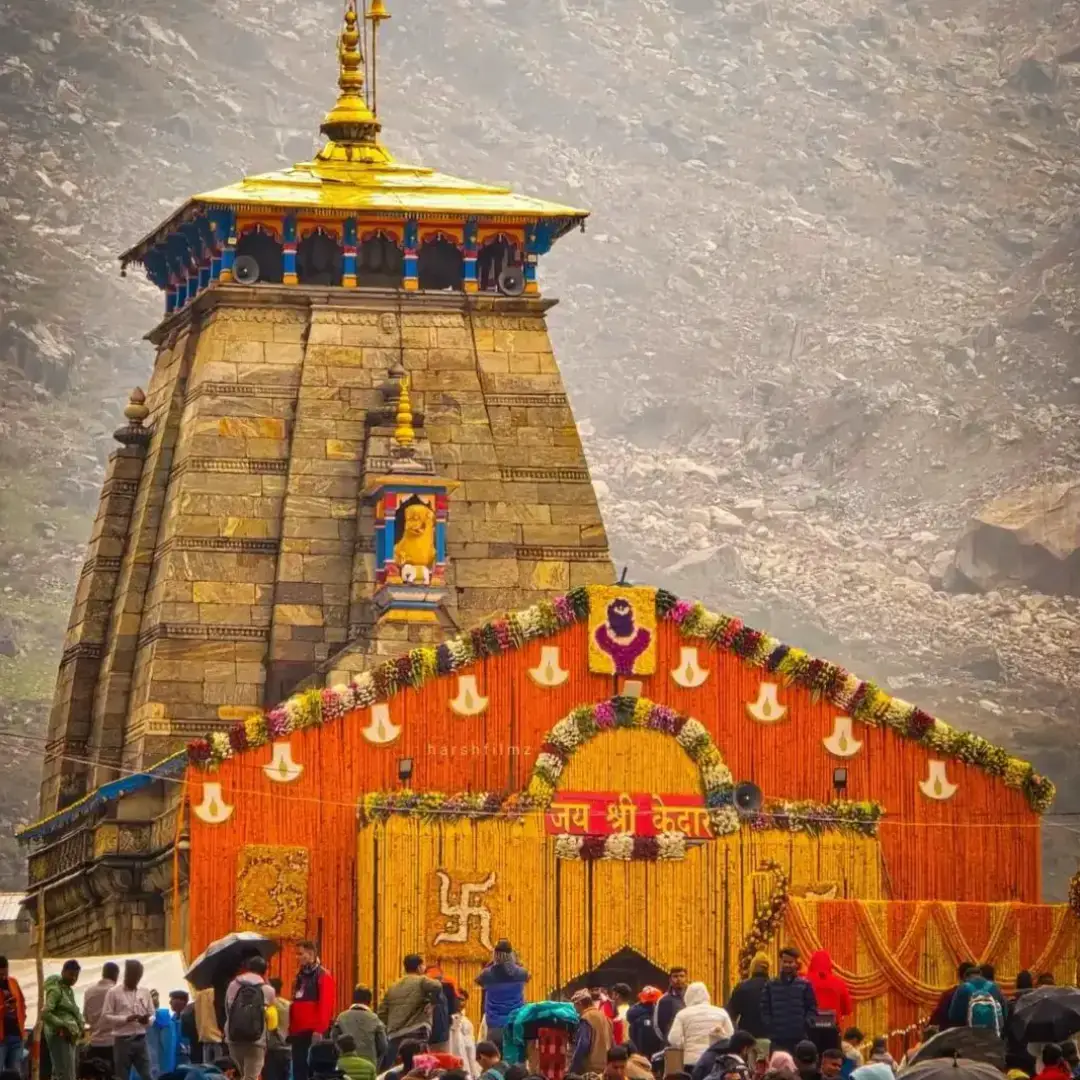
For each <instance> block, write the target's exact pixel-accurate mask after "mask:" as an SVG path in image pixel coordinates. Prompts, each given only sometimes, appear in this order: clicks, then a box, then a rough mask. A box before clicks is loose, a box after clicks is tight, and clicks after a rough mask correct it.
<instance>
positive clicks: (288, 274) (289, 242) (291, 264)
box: [281, 214, 300, 285]
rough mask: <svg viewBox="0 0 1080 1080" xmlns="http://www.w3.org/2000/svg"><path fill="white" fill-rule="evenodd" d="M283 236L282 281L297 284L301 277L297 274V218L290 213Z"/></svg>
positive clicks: (282, 232) (283, 229)
mask: <svg viewBox="0 0 1080 1080" xmlns="http://www.w3.org/2000/svg"><path fill="white" fill-rule="evenodd" d="M281 236H282V241H283V243H282V248H281V258H282V264H281V265H282V278H281V280H282V283H283V284H285V285H296V284H298V283H299V281H300V278H299V277H298V276H297V274H296V218H295V217H294V216H293V215H292V214H289V215H287V216H286V218H285V221H284V223H283V226H282V230H281Z"/></svg>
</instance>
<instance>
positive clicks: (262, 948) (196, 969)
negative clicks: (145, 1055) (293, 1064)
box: [184, 930, 306, 1080]
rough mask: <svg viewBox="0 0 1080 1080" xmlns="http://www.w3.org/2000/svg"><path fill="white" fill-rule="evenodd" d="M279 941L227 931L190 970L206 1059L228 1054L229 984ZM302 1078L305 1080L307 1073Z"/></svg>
mask: <svg viewBox="0 0 1080 1080" xmlns="http://www.w3.org/2000/svg"><path fill="white" fill-rule="evenodd" d="M277 950H278V947H277V944H276V943H275V942H273V941H271V940H270V938H268V937H264V936H263V935H262V934H256V933H253V932H251V931H248V930H244V931H241V932H240V933H236V934H227V935H226V936H225V937H223V938H218V940H217V941H214V942H212V943H211V944H210V945H208V946H207V948H206V951H205V952H204V953H202V954H201V955H200V956H199V958H198V959H197V960H196V961H195V962H194V963H193V964H192V965H191V967H189V968H188V969H187V972H186V973H185V975H184V978H185V979H187V981H188V982H189V983H191V985H192V986H193V987H194V988H195V990H196V991H198V993H196V995H195V1009H194V1013H195V1023H196V1028H197V1031H198V1036H199V1042H200V1044H201V1048H202V1053H203V1060H204V1061H205V1062H206V1063H207V1064H213V1062H214V1061H216V1060H217V1059H218V1058H219V1057H222V1056H223V1055H224V1053H225V1047H224V1045H223V1043H224V1035H223V1032H224V1030H225V1020H226V1008H225V998H226V994H227V992H228V988H229V983H231V982H232V980H233V979H234V978H235V977H236V976H237V975H238V974H239V973H240V971H241V969H242V968H243V966H244V964H245V962H246V961H248V960H250V959H251V958H252V957H254V956H261V957H262V958H263V959H264V960H269V959H270V957H271V956H273V955H274V953H276V952H277ZM301 1080H306V1074H305V1077H304V1078H301Z"/></svg>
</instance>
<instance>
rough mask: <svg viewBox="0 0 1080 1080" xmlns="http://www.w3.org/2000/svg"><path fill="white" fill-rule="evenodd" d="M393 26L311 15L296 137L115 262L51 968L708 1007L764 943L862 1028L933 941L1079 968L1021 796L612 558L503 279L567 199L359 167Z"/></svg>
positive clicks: (836, 676) (39, 894) (868, 692)
mask: <svg viewBox="0 0 1080 1080" xmlns="http://www.w3.org/2000/svg"><path fill="white" fill-rule="evenodd" d="M385 17H388V16H387V13H386V11H385V9H384V8H383V5H382V3H381V2H378V0H375V2H374V3H372V4H371V5H370V8H368V9H362V10H361V11H360V12H359V13H358V12H356V11H355V10H353V9H352V8H351V7H350V9H349V11H348V12H347V14H346V18H345V25H344V29H343V30H342V31H341V33H340V37H339V47H338V62H339V87H340V93H339V96H338V99H337V103H336V105H335V106H334V108H333V109H332V110H331V111H330V113H329V114H328V115H327V117H326V119H325V122H324V123H323V125H322V132H323V134H324V135H325V137H326V143H325V146H324V147H323V149H322V150H321V151H320V152H319V153H318V154H317V155H316V156H315V158H314V160H312V161H310V162H306V163H302V164H298V165H295V166H293V167H292V168H291V169H286V170H284V171H282V172H276V173H269V174H266V175H260V176H254V177H249V178H246V179H244V180H241V181H239V182H238V183H235V184H231V185H229V186H226V187H223V188H220V189H218V190H216V191H211V192H209V193H207V194H204V195H198V196H195V197H194V198H192V199H190V200H188V202H186V203H185V204H184V205H183V206H182V207H181V208H180V209H179V210H177V211H176V213H174V214H173V215H172V216H171V217H169V219H168V220H167V221H165V222H164V223H163V224H162V225H161V226H160V227H158V228H157V229H155V230H154V231H153V232H152V233H150V234H149V235H148V236H146V237H144V238H143V239H142V240H140V241H139V242H138V243H137V244H135V245H134V246H133V247H132V248H131V249H130V250H129V251H127V252H126V253H125V254H124V255H123V256H122V262H123V265H124V266H125V267H128V268H132V269H134V268H135V267H140V268H142V269H143V270H145V272H146V274H147V275H148V277H149V278H150V280H151V281H152V282H154V283H155V284H156V285H157V286H158V287H159V288H160V289H161V292H162V296H163V308H164V313H163V318H162V321H161V322H160V323H159V325H158V326H157V327H156V328H154V329H153V330H152V331H151V332H150V333H149V335H148V339H149V340H150V341H151V342H152V343H153V345H154V347H155V349H156V355H155V359H154V364H153V371H152V373H151V375H150V377H149V383H148V386H147V389H146V392H145V394H144V393H143V392H142V391H135V392H134V393H133V394H132V395H131V400H130V402H129V405H128V409H127V413H126V416H127V420H128V422H127V424H126V425H125V426H124V427H122V428H121V429H120V430H119V431H117V432H116V439H117V441H118V443H119V447H118V449H116V450H115V451H114V452H113V454H112V457H111V459H110V463H109V467H108V472H107V476H106V480H105V483H104V487H103V490H102V493H101V503H100V508H99V511H98V516H97V519H96V522H95V525H94V529H93V533H92V537H91V540H90V545H89V550H88V552H87V558H86V563H85V565H84V567H83V572H82V576H81V578H80V581H79V586H78V590H77V593H76V596H75V602H74V607H73V609H72V615H71V621H70V625H69V629H68V634H67V639H66V641H65V644H64V652H63V657H62V660H61V664H60V671H59V676H58V680H57V686H56V695H55V700H54V704H53V709H52V715H51V719H50V727H49V740H50V741H49V745H48V750H47V754H46V760H45V768H44V778H43V781H42V788H41V820H40V821H38V822H37V823H35V824H34V825H32V826H30V827H28V828H27V829H25V830H23V832H22V839H23V840H24V841H25V843H26V844H27V845H28V847H29V855H30V864H29V865H30V870H29V895H30V898H31V902H32V905H33V906H34V908H35V911H36V912H37V914H38V916H39V917H40V916H41V915H42V914H43V915H44V918H45V934H46V950H47V952H48V954H49V955H50V956H58V955H96V954H105V953H110V954H111V953H117V954H118V955H123V953H124V951H125V950H136V951H137V950H141V949H154V948H166V947H168V948H175V949H182V950H184V951H185V953H186V954H187V955H188V957H189V958H190V957H193V956H194V955H196V954H197V953H199V952H200V951H201V950H202V949H203V948H205V946H206V945H207V944H208V943H209V942H210V941H211V940H213V939H214V938H216V937H219V936H221V935H223V934H226V933H229V932H230V931H232V930H257V931H260V932H262V933H264V934H267V935H269V936H271V937H273V938H276V939H281V941H282V942H283V943H284V942H288V941H289V940H295V939H300V938H307V937H310V938H315V939H317V940H318V941H319V943H320V945H321V949H322V957H323V960H324V962H325V963H326V964H327V966H328V967H329V968H330V969H331V970H333V971H334V972H335V973H336V974H338V976H339V978H338V985H339V986H340V987H342V988H344V989H346V990H347V989H348V988H349V987H350V986H351V985H352V984H353V983H367V984H369V985H371V986H373V987H374V988H375V989H376V992H377V993H379V992H381V991H382V990H383V989H385V987H386V986H387V985H388V984H389V983H390V982H391V981H393V980H394V979H396V978H397V977H398V974H399V972H400V966H401V959H402V956H403V955H404V954H406V953H410V952H422V953H423V954H424V956H425V957H426V958H427V959H428V960H429V961H432V962H434V961H437V962H438V963H439V965H440V966H441V968H442V970H443V971H444V972H445V973H448V974H450V975H452V976H453V977H455V978H456V979H457V980H458V981H459V982H460V983H462V984H465V985H469V984H471V983H472V980H473V978H474V977H475V974H476V973H477V972H478V971H479V969H480V967H481V966H482V965H483V964H484V963H485V962H486V961H488V960H489V959H490V956H491V951H492V946H493V943H494V942H495V941H496V940H498V939H499V938H509V939H510V940H511V941H512V942H513V944H514V948H515V950H516V951H517V953H518V954H519V955H520V957H521V958H522V960H523V962H525V963H527V965H528V967H529V968H530V970H531V972H532V981H531V982H530V984H529V994H530V996H531V997H532V998H542V997H545V996H547V995H551V994H556V993H559V992H563V991H565V989H566V988H567V987H570V986H572V985H580V983H581V980H582V979H584V978H585V977H586V976H587V975H595V973H600V974H599V975H598V976H596V977H597V978H598V980H599V981H602V982H603V983H604V984H605V985H606V984H609V983H610V981H612V980H613V979H615V978H628V979H630V980H632V981H635V982H636V983H637V984H638V985H640V984H641V982H642V981H643V980H645V979H647V981H651V982H656V983H658V984H662V982H663V980H664V979H665V978H666V976H665V974H664V973H665V972H666V970H667V968H668V967H670V966H672V965H676V964H685V965H687V966H688V967H689V968H690V970H691V973H692V976H693V978H695V979H702V980H704V981H705V982H707V983H708V984H709V986H710V987H712V988H713V991H714V995H716V996H718V995H719V994H721V993H723V992H724V991H726V990H727V989H730V987H731V986H732V984H733V983H734V982H735V981H736V980H737V979H738V978H739V977H740V973H742V972H744V971H745V968H746V965H747V963H748V961H749V958H750V956H751V955H753V953H755V952H756V951H758V950H764V951H766V952H771V954H772V955H773V957H774V959H775V955H776V952H777V950H778V949H779V947H780V946H781V945H783V944H786V943H788V942H794V943H796V944H797V945H799V946H800V948H801V949H802V950H803V952H804V955H805V954H806V953H808V952H809V951H812V950H814V949H815V948H818V947H821V946H824V947H827V948H828V949H829V950H830V951H831V953H832V957H833V959H834V961H835V962H836V964H837V967H838V969H839V971H840V972H841V974H842V975H843V976H844V977H845V979H847V981H848V983H849V985H850V987H851V989H852V992H853V995H854V997H855V999H856V1002H857V1006H858V1007H857V1015H856V1020H857V1022H858V1024H859V1026H860V1027H861V1028H863V1030H864V1031H867V1032H890V1031H896V1030H902V1029H904V1028H905V1027H907V1026H908V1025H911V1024H913V1023H914V1022H915V1021H916V1020H918V1019H919V1018H920V1017H925V1015H926V1013H927V1012H928V1011H929V1008H930V1006H931V1005H932V1004H933V1003H934V1002H935V1001H936V1000H937V997H938V995H939V993H940V992H941V990H942V989H943V988H945V987H946V986H948V985H951V984H952V982H953V980H954V969H955V965H956V963H957V961H958V960H961V959H966V958H969V957H970V958H974V959H976V960H982V961H991V962H993V963H995V964H996V965H997V970H998V972H999V976H1000V979H999V981H1000V982H1001V983H1002V984H1003V985H1005V986H1006V987H1008V986H1009V985H1010V980H1012V979H1013V977H1014V976H1015V974H1016V972H1017V971H1018V970H1019V969H1020V968H1030V969H1034V970H1038V971H1048V972H1049V971H1052V972H1054V973H1055V974H1056V975H1057V976H1058V980H1059V981H1060V982H1066V981H1072V979H1073V977H1074V974H1075V970H1076V964H1077V959H1078V948H1080V940H1078V933H1077V929H1078V923H1077V920H1076V918H1075V916H1074V915H1073V914H1072V912H1071V910H1070V909H1069V907H1068V906H1066V905H1061V906H1054V905H1047V904H1043V903H1042V892H1041V867H1040V859H1041V854H1040V850H1041V826H1040V815H1041V814H1042V813H1044V812H1045V811H1046V810H1047V809H1048V807H1049V806H1050V803H1051V801H1052V799H1053V795H1054V792H1053V786H1052V785H1051V784H1050V783H1049V781H1047V780H1046V779H1044V778H1042V777H1040V776H1039V775H1037V774H1036V773H1035V772H1034V770H1033V769H1032V767H1031V766H1030V765H1028V764H1027V763H1026V762H1024V761H1022V760H1019V759H1017V758H1014V757H1012V756H1011V755H1010V754H1009V753H1007V752H1006V751H1005V750H1003V749H1001V748H999V747H996V746H993V745H991V744H990V743H988V742H987V741H985V740H984V739H982V738H980V737H979V736H978V735H975V734H968V733H965V732H961V731H958V730H955V729H954V728H952V727H950V726H948V725H947V724H946V723H944V722H943V721H942V720H939V719H935V718H934V717H932V716H929V715H927V714H926V713H925V712H922V711H921V710H920V709H918V708H917V707H915V706H913V705H910V704H908V703H906V702H903V701H900V700H898V699H895V698H891V697H890V696H889V695H888V694H886V693H885V692H884V691H883V690H881V689H880V688H879V687H877V686H875V685H873V684H872V683H870V682H865V681H862V680H860V679H859V678H857V677H856V676H854V675H852V674H849V673H848V672H846V671H844V670H843V669H841V668H839V667H838V666H836V665H835V664H832V663H829V662H827V661H825V660H821V659H815V658H813V657H811V656H809V655H807V654H806V653H805V652H803V651H801V650H800V649H798V648H796V647H794V646H789V645H787V644H784V643H781V642H780V641H777V640H776V639H774V638H772V637H771V636H770V635H768V634H767V633H763V632H760V631H757V630H754V629H752V628H751V627H748V626H745V625H743V623H741V622H740V621H739V620H738V619H737V618H734V617H730V616H726V615H722V614H716V613H712V612H710V611H708V610H706V609H705V608H704V607H703V606H702V605H700V604H698V603H696V602H694V601H693V600H688V599H682V598H679V597H676V596H673V595H671V594H670V593H668V592H666V591H664V590H662V589H656V588H651V587H647V586H646V585H643V584H641V583H640V582H638V581H634V582H633V583H627V582H622V583H617V582H616V575H615V572H614V568H613V566H612V562H611V558H610V555H609V552H608V544H607V538H606V535H605V532H604V526H603V522H602V520H601V516H600V512H599V509H598V506H597V502H596V498H595V495H594V493H593V488H592V485H591V482H590V478H589V472H588V467H587V465H586V461H585V456H584V453H583V451H582V446H581V442H580V440H579V438H578V433H577V429H576V427H575V424H574V419H573V416H572V414H571V411H570V407H569V404H568V401H567V397H566V391H565V389H564V387H563V384H562V380H561V377H560V374H559V368H558V366H557V364H556V362H555V358H554V356H553V354H552V349H551V344H550V341H549V339H548V333H547V327H546V315H547V312H548V310H549V309H551V308H552V307H553V306H554V304H555V303H556V301H555V300H554V299H553V298H550V297H546V296H545V295H544V294H543V293H542V291H541V288H540V278H539V276H538V264H539V262H540V260H541V259H542V257H543V256H544V255H546V254H547V252H548V251H549V250H550V249H551V247H552V245H553V244H554V243H555V242H556V241H559V240H562V241H563V242H564V243H569V242H579V243H583V242H587V241H586V240H584V239H579V240H575V241H572V240H570V239H569V238H568V237H567V234H568V233H571V232H574V231H576V230H578V229H579V228H581V227H583V224H584V221H585V218H586V211H584V210H579V209H575V208H573V207H569V206H564V205H561V204H558V203H553V202H545V201H541V200H538V199H534V198H527V197H524V196H521V195H517V194H514V193H513V192H511V191H509V190H506V189H504V188H501V187H493V186H486V185H483V184H479V183H472V182H468V181H464V180H457V179H455V178H453V177H451V176H447V175H444V174H442V173H438V172H434V171H432V170H430V169H426V168H420V167H414V166H411V165H403V164H401V163H399V162H397V161H395V159H394V158H393V157H392V156H391V155H390V153H389V152H388V151H387V150H386V149H385V148H384V146H383V144H382V141H381V139H382V135H381V125H380V122H379V120H378V118H377V115H376V113H375V111H374V108H373V105H374V102H373V100H372V98H371V95H370V93H369V90H370V80H369V81H368V82H367V83H366V82H365V72H367V71H369V69H370V66H371V65H370V63H369V58H370V52H371V50H370V48H367V49H365V48H363V45H364V44H365V43H366V42H367V41H369V40H370V39H371V38H373V37H374V36H375V35H376V33H377V30H378V23H379V22H380V21H381V20H382V19H383V18H385ZM365 31H366V32H365ZM274 962H275V964H278V965H281V964H284V967H285V970H284V972H283V973H284V974H285V975H286V976H288V975H290V974H291V971H290V970H288V969H289V965H290V964H291V963H292V962H293V961H292V950H290V949H287V948H286V949H283V950H282V953H281V954H280V955H279V957H277V958H275V961H274ZM589 985H596V983H590V984H589ZM343 1004H344V1002H343Z"/></svg>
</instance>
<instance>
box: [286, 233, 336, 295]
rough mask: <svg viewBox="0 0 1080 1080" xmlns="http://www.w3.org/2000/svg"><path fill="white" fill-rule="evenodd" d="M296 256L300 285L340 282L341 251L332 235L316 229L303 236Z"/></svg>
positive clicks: (334, 283)
mask: <svg viewBox="0 0 1080 1080" xmlns="http://www.w3.org/2000/svg"><path fill="white" fill-rule="evenodd" d="M296 256H297V263H298V264H299V265H298V267H297V269H298V270H299V272H300V273H299V277H300V284H301V285H340V284H341V267H342V252H341V248H340V246H339V245H338V242H337V241H336V240H335V239H334V238H333V237H332V236H327V234H326V233H324V232H318V231H316V232H313V233H312V234H311V235H310V236H305V237H304V239H303V240H301V241H300V247H299V248H297V252H296Z"/></svg>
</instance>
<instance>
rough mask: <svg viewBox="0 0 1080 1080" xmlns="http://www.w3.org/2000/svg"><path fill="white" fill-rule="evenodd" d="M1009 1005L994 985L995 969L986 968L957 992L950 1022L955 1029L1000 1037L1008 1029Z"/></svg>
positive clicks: (979, 970)
mask: <svg viewBox="0 0 1080 1080" xmlns="http://www.w3.org/2000/svg"><path fill="white" fill-rule="evenodd" d="M1007 1010H1008V1005H1007V1004H1006V1001H1005V995H1004V994H1002V992H1001V988H1000V987H999V986H998V984H997V983H996V982H994V968H993V966H992V965H991V964H983V966H982V967H981V968H979V969H978V971H975V972H973V973H972V974H971V975H969V976H968V980H967V982H966V983H964V985H963V986H961V987H959V988H958V989H957V991H956V995H955V997H954V998H953V999H952V1004H951V1005H950V1006H949V1021H950V1023H951V1024H953V1026H955V1027H970V1028H984V1029H986V1030H988V1031H993V1033H994V1034H995V1035H998V1036H1000V1035H1001V1033H1002V1032H1003V1031H1004V1029H1005V1014H1006V1012H1007Z"/></svg>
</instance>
